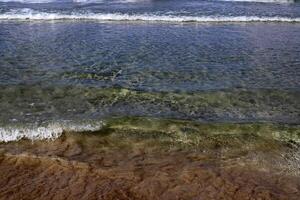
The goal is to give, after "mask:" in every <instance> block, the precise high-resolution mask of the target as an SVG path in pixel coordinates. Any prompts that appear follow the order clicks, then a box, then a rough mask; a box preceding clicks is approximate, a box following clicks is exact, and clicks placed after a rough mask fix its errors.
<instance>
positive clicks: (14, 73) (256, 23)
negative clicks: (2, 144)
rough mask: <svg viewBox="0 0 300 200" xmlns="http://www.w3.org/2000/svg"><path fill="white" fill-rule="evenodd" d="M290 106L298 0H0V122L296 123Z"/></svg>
mask: <svg viewBox="0 0 300 200" xmlns="http://www.w3.org/2000/svg"><path fill="white" fill-rule="evenodd" d="M299 105H300V4H299V3H297V2H285V1H280V2H267V3H265V2H264V3H262V2H236V1H234V2H230V1H190V0H189V1H176V0H174V1H150V0H149V1H146V0H145V1H138V0H136V1H94V2H90V1H82V2H77V3H76V2H71V1H64V2H63V1H51V2H48V3H45V1H34V0H32V1H27V0H24V1H21V2H3V0H2V2H0V110H1V112H0V125H1V126H2V127H3V126H9V127H14V129H13V130H15V129H17V128H16V127H19V126H23V125H26V126H27V125H28V124H31V125H32V124H34V125H36V126H39V125H40V124H47V123H50V122H53V121H54V122H59V121H66V120H67V121H68V122H72V121H76V122H78V121H80V122H81V123H83V122H85V121H86V120H94V121H95V120H96V121H97V120H101V119H103V118H106V117H112V116H147V117H156V118H175V119H185V120H193V121H209V122H245V121H247V122H248V121H250V122H276V123H277V122H279V123H294V124H299V122H300V106H299ZM87 123H89V122H87ZM0 128H1V127H0ZM0 130H1V129H0ZM3 130H4V129H3ZM1 134H2V136H1V137H2V138H4V137H5V134H7V133H5V132H3V133H1ZM1 134H0V135H1ZM12 134H17V133H12Z"/></svg>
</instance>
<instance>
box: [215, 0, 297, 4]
mask: <svg viewBox="0 0 300 200" xmlns="http://www.w3.org/2000/svg"><path fill="white" fill-rule="evenodd" d="M220 1H235V2H259V3H294V2H295V0H220Z"/></svg>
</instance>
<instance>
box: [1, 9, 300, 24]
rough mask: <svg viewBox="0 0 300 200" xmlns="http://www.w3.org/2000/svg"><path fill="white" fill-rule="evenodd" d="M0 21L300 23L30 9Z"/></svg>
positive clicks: (283, 19)
mask: <svg viewBox="0 0 300 200" xmlns="http://www.w3.org/2000/svg"><path fill="white" fill-rule="evenodd" d="M0 20H42V21H44V20H45V21H47V20H48V21H49V20H96V21H142V22H173V23H176V22H179V23H180V22H198V23H205V22H244V23H246V22H289V23H292V22H294V23H295V22H300V18H289V17H279V16H274V17H258V16H175V15H154V14H135V15H130V14H122V13H74V12H73V13H70V14H62V13H50V12H40V11H35V10H32V9H17V10H11V11H9V12H6V13H3V14H0Z"/></svg>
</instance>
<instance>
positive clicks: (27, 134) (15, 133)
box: [0, 121, 105, 142]
mask: <svg viewBox="0 0 300 200" xmlns="http://www.w3.org/2000/svg"><path fill="white" fill-rule="evenodd" d="M104 125H105V123H104V122H102V121H98V122H85V123H84V122H83V123H75V122H69V123H67V122H62V123H49V124H47V125H41V126H38V125H27V126H19V127H18V126H6V127H0V142H10V141H18V140H21V139H30V140H43V139H51V140H54V139H56V138H58V137H60V136H61V135H62V133H63V132H64V131H67V132H85V131H97V130H100V129H101V128H102V127H103V126H104Z"/></svg>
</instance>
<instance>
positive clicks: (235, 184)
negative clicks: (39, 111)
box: [0, 128, 300, 200]
mask: <svg viewBox="0 0 300 200" xmlns="http://www.w3.org/2000/svg"><path fill="white" fill-rule="evenodd" d="M235 130H236V128H235ZM114 132H115V130H111V132H110V133H109V134H104V133H92V134H90V133H82V134H78V133H64V134H63V135H62V136H61V137H60V138H58V139H56V140H53V141H34V142H33V141H29V140H21V141H18V142H10V143H1V144H0V149H1V153H0V172H1V173H0V199H5V200H8V199H14V200H15V199H24V200H25V199H28V200H32V199H43V200H47V199H53V200H54V199H57V200H59V199H61V200H62V199H105V200H106V199H114V200H115V199H145V200H146V199H149V200H155V199H166V200H167V199H168V200H174V199H186V200H196V199H197V200H202V199H237V200H243V199H287V200H293V199H295V200H296V199H299V197H300V179H299V174H298V173H297V169H296V171H295V170H294V171H293V172H294V173H289V172H288V171H284V170H283V168H281V170H280V169H279V168H280V167H279V164H278V163H279V162H274V159H271V158H272V157H274V155H275V153H274V152H276V151H272V150H271V149H268V148H265V149H264V148H262V147H264V146H270V144H268V145H266V144H265V143H263V142H262V143H260V144H259V145H258V144H256V146H255V148H256V149H257V150H256V151H252V150H251V149H249V148H247V149H248V150H247V151H243V150H241V148H240V147H238V146H236V147H235V146H234V145H235V144H234V143H237V142H235V141H236V139H234V138H231V140H232V142H231V143H230V144H227V143H226V144H225V143H224V144H218V145H217V144H216V141H215V140H214V139H211V140H209V139H207V141H205V142H204V143H206V144H207V146H205V149H203V148H200V147H197V148H194V147H191V146H184V145H181V146H180V145H178V144H176V145H174V146H170V144H171V143H168V142H167V140H166V139H164V143H163V142H155V141H162V139H160V140H158V139H157V138H156V137H151V139H149V137H148V139H145V137H144V138H143V137H142V136H141V135H138V136H137V135H135V134H133V133H131V134H129V135H131V136H127V137H126V138H124V137H122V136H120V135H118V134H116V133H114ZM99 134H102V136H101V137H100V136H99ZM133 135H134V136H133ZM117 138H119V140H117ZM250 139H251V138H250ZM251 140H253V138H252V139H251ZM208 143H210V145H211V144H213V145H212V146H213V150H212V146H210V145H209V144H208ZM222 145H223V146H222ZM228 145H229V146H230V147H231V148H230V150H226V149H228V147H229V146H228ZM275 146H276V144H273V147H275ZM279 146H280V145H277V146H276V148H281V147H279ZM244 149H246V148H244ZM250 151H251V152H250ZM273 154H274V155H273ZM274 158H276V156H275V157H274ZM275 161H276V159H275ZM276 168H278V169H276ZM298 172H299V171H298Z"/></svg>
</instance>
